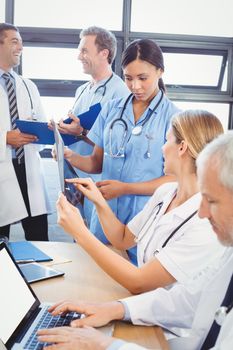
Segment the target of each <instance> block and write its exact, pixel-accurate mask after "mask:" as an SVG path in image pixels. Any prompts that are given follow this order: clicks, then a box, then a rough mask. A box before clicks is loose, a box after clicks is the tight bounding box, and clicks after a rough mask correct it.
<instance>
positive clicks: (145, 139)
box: [88, 92, 178, 243]
mask: <svg viewBox="0 0 233 350" xmlns="http://www.w3.org/2000/svg"><path fill="white" fill-rule="evenodd" d="M160 97H161V92H160V93H158V95H157V96H156V97H155V98H154V99H153V101H152V102H151V104H150V105H149V107H148V108H147V109H146V110H145V112H144V113H143V115H142V116H141V117H140V119H139V120H138V121H137V123H136V125H141V124H143V121H144V120H145V118H146V116H147V115H148V113H150V111H151V110H153V108H154V107H155V105H156V104H157V102H158V101H159V99H160ZM125 100H126V99H118V100H113V101H110V102H109V103H107V104H106V105H105V106H104V108H103V109H102V110H101V112H100V114H99V116H98V118H97V120H96V121H95V124H94V125H93V127H92V128H91V130H90V132H89V134H88V138H89V139H90V140H91V141H93V142H94V143H95V144H96V145H98V146H99V147H101V148H103V149H104V158H103V169H102V180H105V179H115V180H119V181H123V182H142V181H148V180H151V179H154V178H158V177H160V176H162V175H164V173H163V155H162V150H161V147H162V146H163V144H164V143H165V140H166V139H165V137H166V132H167V130H168V128H169V126H170V119H171V117H172V115H173V114H174V113H176V112H177V111H178V108H177V107H176V106H175V105H174V104H173V103H172V102H171V101H170V100H169V99H168V98H167V97H166V96H165V95H164V97H163V99H162V101H161V103H160V105H159V106H158V108H157V110H156V111H155V112H154V113H153V114H152V116H151V118H150V119H149V121H147V122H146V123H145V125H144V126H143V129H142V133H141V134H140V135H132V129H133V128H134V127H135V122H134V114H133V105H132V98H131V99H130V101H129V103H128V104H127V106H126V109H125V112H124V115H123V119H124V120H125V122H126V123H127V126H128V132H127V137H126V140H127V142H126V144H125V148H124V157H121V158H113V157H111V155H110V154H111V153H110V142H109V141H110V140H109V134H110V126H111V123H112V121H113V120H114V119H116V118H119V117H120V114H121V110H122V108H123V105H124V103H125ZM123 132H124V129H123V127H122V123H118V122H117V123H115V125H114V127H113V130H112V153H113V154H116V153H117V151H118V150H119V147H120V144H121V142H122V136H123ZM149 139H150V140H149ZM148 148H150V154H151V157H150V158H148V157H146V156H145V155H146V153H147V152H148ZM148 199H149V196H143V195H125V196H121V197H119V198H114V199H112V200H110V201H109V202H108V203H109V205H110V207H111V208H112V210H113V212H114V213H115V214H116V215H117V217H118V218H119V220H120V221H121V222H122V223H124V224H127V223H128V222H129V221H130V220H131V219H132V218H133V217H134V216H135V215H136V214H137V213H138V212H139V211H141V210H142V208H143V207H144V205H145V204H146V202H147V201H148ZM90 230H91V232H93V233H94V234H95V235H96V236H97V237H98V238H99V239H100V240H101V241H102V242H104V243H107V242H108V241H107V239H106V237H105V235H104V233H103V231H102V228H101V225H100V223H99V220H98V217H97V214H96V211H95V209H94V210H93V213H92V217H91V223H90Z"/></svg>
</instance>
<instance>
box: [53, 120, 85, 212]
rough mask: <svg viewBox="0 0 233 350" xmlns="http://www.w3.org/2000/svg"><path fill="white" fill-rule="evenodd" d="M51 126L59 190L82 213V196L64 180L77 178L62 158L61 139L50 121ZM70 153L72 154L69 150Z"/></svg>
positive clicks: (62, 147) (63, 147)
mask: <svg viewBox="0 0 233 350" xmlns="http://www.w3.org/2000/svg"><path fill="white" fill-rule="evenodd" d="M51 124H52V126H53V132H54V139H55V145H54V151H53V153H54V154H56V159H57V164H58V173H59V181H60V189H61V192H62V193H64V195H65V196H66V198H67V200H68V201H69V202H70V203H71V204H73V205H74V206H76V207H77V206H78V208H79V209H80V211H83V209H82V204H83V195H82V193H81V192H80V191H78V190H77V189H76V187H75V186H74V185H73V184H72V183H69V184H68V183H67V182H66V181H65V179H72V178H77V177H78V175H77V173H76V171H75V170H74V168H73V167H72V165H71V164H70V163H69V161H68V160H67V159H65V158H64V152H65V146H64V142H63V140H62V137H61V135H60V133H59V131H58V128H57V125H56V123H55V122H54V121H53V120H51ZM70 152H72V151H71V150H70Z"/></svg>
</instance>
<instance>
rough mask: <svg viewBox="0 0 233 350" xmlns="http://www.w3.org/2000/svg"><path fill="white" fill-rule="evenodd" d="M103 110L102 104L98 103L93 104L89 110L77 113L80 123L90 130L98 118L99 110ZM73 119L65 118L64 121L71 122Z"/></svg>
mask: <svg viewBox="0 0 233 350" xmlns="http://www.w3.org/2000/svg"><path fill="white" fill-rule="evenodd" d="M100 111H101V104H100V103H96V104H95V105H93V106H91V107H90V109H89V110H88V111H87V112H84V113H82V114H79V115H77V117H78V118H79V120H80V124H81V126H82V127H83V128H84V129H87V130H90V129H91V127H92V125H93V124H94V122H95V120H96V118H97V117H98V114H99V112H100ZM72 120H73V119H71V118H67V119H65V120H64V123H66V124H70V123H71V122H72Z"/></svg>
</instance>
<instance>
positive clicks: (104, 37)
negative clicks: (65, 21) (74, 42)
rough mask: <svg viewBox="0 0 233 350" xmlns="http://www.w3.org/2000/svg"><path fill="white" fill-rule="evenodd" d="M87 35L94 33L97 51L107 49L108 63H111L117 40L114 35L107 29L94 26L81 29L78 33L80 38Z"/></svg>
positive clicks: (114, 54)
mask: <svg viewBox="0 0 233 350" xmlns="http://www.w3.org/2000/svg"><path fill="white" fill-rule="evenodd" d="M88 35H96V39H95V44H96V47H97V50H98V52H100V51H102V50H104V49H107V50H108V52H109V53H108V63H109V64H112V62H113V60H114V58H115V56H116V51H117V41H116V37H115V35H114V34H113V33H112V32H110V31H109V30H107V29H104V28H101V27H96V26H92V27H89V28H86V29H83V30H82V31H81V33H80V39H82V38H83V37H84V36H88Z"/></svg>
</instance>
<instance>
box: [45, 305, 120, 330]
mask: <svg viewBox="0 0 233 350" xmlns="http://www.w3.org/2000/svg"><path fill="white" fill-rule="evenodd" d="M48 311H49V312H51V314H52V315H54V316H56V315H60V314H64V315H65V314H67V313H69V312H71V311H74V312H77V313H80V314H84V315H85V317H84V318H81V319H78V320H74V321H72V322H71V327H74V328H75V327H83V326H92V327H101V326H105V325H106V324H108V323H109V322H111V321H112V320H121V319H123V317H124V314H125V310H124V306H123V304H122V303H120V302H118V301H114V302H108V303H84V302H80V303H75V304H74V303H71V302H61V303H57V304H55V305H53V306H51V307H50V308H49V309H48Z"/></svg>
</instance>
